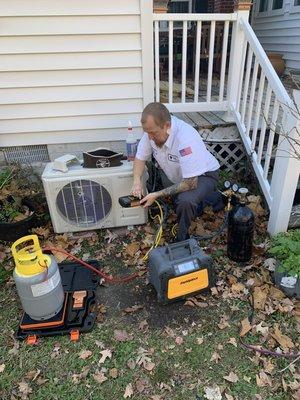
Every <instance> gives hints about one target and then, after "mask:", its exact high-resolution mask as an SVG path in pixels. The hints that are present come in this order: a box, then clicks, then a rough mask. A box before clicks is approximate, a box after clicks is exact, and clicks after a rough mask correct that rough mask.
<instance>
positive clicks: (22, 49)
mask: <svg viewBox="0 0 300 400" xmlns="http://www.w3.org/2000/svg"><path fill="white" fill-rule="evenodd" d="M151 15H152V0H131V1H124V0H114V1H110V2H108V1H103V0H99V1H95V0H73V1H72V2H70V1H69V0H51V1H50V0H39V1H38V2H37V1H35V0H6V1H1V4H0V16H1V17H0V147H4V146H15V145H32V144H55V143H80V142H82V143H83V142H101V141H105V142H108V141H120V140H124V139H125V137H126V132H127V129H126V127H127V123H128V120H131V121H132V124H133V127H134V132H135V133H136V135H137V136H140V135H141V133H142V130H141V126H140V113H141V111H142V109H143V107H144V104H146V103H148V102H149V101H151V100H152V96H153V93H152V91H153V76H152V75H153V73H152V70H153V68H152V65H151V63H150V62H149V60H151V61H152V48H151V45H152V40H150V39H151V37H152V18H151ZM145 77H147V79H145Z"/></svg>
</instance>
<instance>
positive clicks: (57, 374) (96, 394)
mask: <svg viewBox="0 0 300 400" xmlns="http://www.w3.org/2000/svg"><path fill="white" fill-rule="evenodd" d="M129 290H132V287H130V288H129ZM100 293H101V291H100ZM17 303H18V302H17V299H16V294H15V290H14V288H7V287H3V289H2V301H1V319H0V325H1V336H0V349H1V350H0V364H3V363H4V364H5V370H4V372H3V373H2V374H1V375H2V376H1V378H2V379H1V383H0V393H2V398H3V399H9V398H10V395H11V393H14V392H15V393H18V383H19V382H21V381H22V380H25V381H26V382H28V383H29V385H30V388H31V389H32V393H31V394H30V395H29V399H35V400H45V399H49V398H50V399H59V400H61V399H70V398H76V400H85V399H92V398H93V399H96V400H106V399H123V394H124V392H125V388H126V386H127V385H128V384H129V383H131V382H136V381H137V380H138V379H141V378H145V379H147V380H148V386H147V389H145V392H143V393H141V394H138V393H136V391H135V395H134V396H133V397H132V398H133V399H138V400H142V399H145V400H146V399H150V396H151V395H154V394H163V393H165V394H166V397H165V398H168V396H169V395H170V393H169V392H168V390H165V391H164V390H163V389H161V387H162V385H167V386H168V387H170V388H171V391H172V399H174V400H185V399H186V400H190V399H195V398H196V394H198V395H200V396H202V395H203V394H204V388H205V387H206V386H210V385H211V386H213V385H214V384H216V385H218V386H220V387H222V388H223V389H224V388H226V393H228V394H231V395H232V396H236V398H237V399H243V400H247V399H249V400H252V399H253V398H254V396H255V395H256V394H260V395H261V396H262V399H264V400H271V399H272V400H273V399H278V400H279V399H280V400H287V399H289V397H288V395H287V394H285V393H283V392H282V391H280V390H279V391H277V392H276V393H274V394H272V395H270V391H269V390H268V388H258V387H257V386H256V382H255V374H256V373H258V372H259V371H260V370H261V369H262V366H261V365H255V364H254V363H253V362H252V361H251V360H250V357H254V354H251V353H249V352H247V351H246V350H244V349H243V348H242V347H241V346H240V345H239V344H238V347H235V346H233V345H232V344H228V343H227V342H228V340H229V338H232V337H235V338H236V340H237V342H238V340H239V337H238V325H239V321H240V320H241V318H243V317H245V316H246V315H247V311H248V310H247V305H246V304H245V303H243V302H242V301H236V302H234V303H235V305H238V307H239V311H238V312H237V311H235V312H231V311H230V308H229V307H228V305H229V304H231V305H232V303H228V304H226V302H219V303H218V304H215V306H213V309H214V310H215V312H214V313H210V315H208V313H207V311H205V310H203V309H197V310H196V313H195V314H193V316H192V317H191V316H190V315H189V310H190V308H189V307H184V306H182V304H178V307H179V308H180V310H181V312H182V313H185V312H186V313H187V317H189V318H188V321H187V322H186V321H184V319H183V323H181V319H179V320H173V321H170V323H168V324H167V325H166V326H167V327H168V328H169V329H171V330H172V334H173V337H172V336H170V335H168V334H167V333H166V329H165V328H166V327H159V326H156V327H155V326H150V325H149V330H148V331H147V332H146V333H143V332H141V331H140V330H138V329H137V322H138V321H139V320H143V319H144V317H145V316H147V314H148V312H147V310H143V311H141V314H140V315H139V314H136V315H134V318H133V319H132V316H128V315H124V314H123V313H122V312H120V313H117V314H116V316H115V317H107V319H106V320H105V321H104V323H102V324H99V325H98V326H96V327H95V329H94V330H93V331H91V332H90V333H88V334H85V335H82V336H81V339H80V341H79V342H77V343H72V342H70V341H69V339H68V337H66V336H64V337H52V338H43V339H41V340H40V341H39V343H38V345H36V346H28V345H27V344H26V343H24V342H20V343H19V344H20V347H19V349H18V350H17V353H16V354H9V350H11V349H12V348H13V343H14V341H13V338H12V336H11V335H12V331H13V330H15V329H16V327H17V325H18V317H19V309H18V306H17ZM216 306H217V307H216ZM4 310H5V312H4ZM165 312H166V313H168V306H166V307H165ZM224 313H226V314H227V315H229V316H230V320H229V322H230V327H228V328H226V329H224V330H220V329H219V328H218V327H217V324H218V322H219V321H220V317H221V316H222V315H224ZM180 318H181V315H180ZM134 319H135V321H134ZM115 329H126V331H127V332H128V333H131V334H132V335H133V340H131V341H128V342H118V341H116V339H115V338H114V334H113V332H114V330H115ZM177 336H179V337H182V338H183V343H182V344H180V345H177V344H176V342H175V338H176V337H177ZM199 337H202V338H203V343H202V344H198V343H197V338H199ZM255 340H257V338H255ZM99 341H100V342H102V343H103V347H104V348H105V349H106V348H109V349H111V350H112V358H111V359H107V360H106V361H105V363H104V364H102V365H99V363H98V362H99V359H100V356H101V354H100V351H101V348H99V347H98V346H97V344H96V342H97V343H99ZM247 342H248V343H251V338H250V339H248V338H247ZM254 342H255V341H254ZM220 344H222V346H223V349H220V348H219V349H218V346H220ZM55 346H58V347H59V352H58V355H57V356H56V357H53V354H54V353H53V350H54V347H55ZM140 347H142V348H144V349H146V350H149V349H152V353H153V354H152V355H151V356H150V357H151V360H152V362H154V363H155V368H154V369H153V371H152V372H148V371H146V370H144V369H143V368H141V367H139V366H136V367H135V368H134V369H133V370H131V369H129V368H128V366H127V363H128V360H129V359H134V360H135V359H136V358H137V352H138V349H139V348H140ZM82 350H90V351H92V355H91V357H89V358H88V359H86V360H82V359H80V358H79V354H80V352H81V351H82ZM215 351H217V352H218V353H219V355H220V357H221V359H220V360H219V362H218V363H216V362H215V361H211V356H212V354H213V353H214V352H215ZM274 362H275V363H276V368H277V369H280V368H283V367H284V366H285V365H287V361H286V360H283V359H280V360H274ZM85 367H88V368H89V372H88V375H87V377H86V378H85V379H82V380H80V381H79V383H78V384H75V383H74V381H73V376H74V374H80V373H81V372H82V371H83V369H84V368H85ZM101 367H103V368H104V369H105V374H106V375H108V374H109V369H111V368H117V370H118V372H119V376H118V377H117V378H116V379H113V378H109V379H108V380H107V381H106V382H104V383H103V384H102V385H99V384H98V383H96V382H95V381H94V379H93V374H94V373H95V371H96V370H97V369H99V368H101ZM37 370H40V371H41V372H40V375H39V376H40V377H41V378H43V379H46V380H47V381H46V382H44V383H43V384H41V385H39V383H38V381H37V380H36V381H34V382H31V381H30V379H27V378H24V377H25V376H26V374H28V372H29V371H37ZM230 371H233V372H234V373H236V374H237V376H238V378H239V381H238V382H237V383H229V382H226V381H225V380H224V379H223V377H224V376H225V375H228V374H229V373H230ZM282 375H283V377H284V378H285V379H286V380H289V379H291V376H290V373H289V372H288V371H287V372H285V373H283V374H282ZM244 376H246V377H251V381H250V383H249V382H246V381H245V380H244V379H243V377H244ZM278 379H279V378H278Z"/></svg>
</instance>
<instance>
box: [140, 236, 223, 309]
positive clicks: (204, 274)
mask: <svg viewBox="0 0 300 400" xmlns="http://www.w3.org/2000/svg"><path fill="white" fill-rule="evenodd" d="M148 271H149V282H150V283H151V284H152V285H153V286H154V288H155V290H156V292H157V297H158V301H159V302H160V303H162V304H167V303H169V302H171V301H174V300H177V299H180V298H184V297H186V296H189V295H191V294H193V293H196V292H199V291H202V290H205V289H209V288H210V287H212V286H214V284H215V274H214V269H213V261H212V258H211V257H210V256H208V255H206V254H205V253H204V252H203V250H201V248H200V246H199V245H198V243H197V241H196V240H195V239H188V240H184V241H182V242H178V243H173V244H170V245H167V246H162V247H156V248H155V249H153V250H151V252H150V254H149V261H148Z"/></svg>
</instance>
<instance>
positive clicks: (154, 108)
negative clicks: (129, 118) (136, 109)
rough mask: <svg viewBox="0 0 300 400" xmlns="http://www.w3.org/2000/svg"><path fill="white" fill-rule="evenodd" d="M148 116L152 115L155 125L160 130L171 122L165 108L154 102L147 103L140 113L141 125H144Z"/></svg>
mask: <svg viewBox="0 0 300 400" xmlns="http://www.w3.org/2000/svg"><path fill="white" fill-rule="evenodd" d="M149 115H152V117H153V119H154V122H155V123H156V125H158V126H160V127H161V128H162V127H163V126H164V125H165V124H166V123H167V122H171V115H170V113H169V110H168V109H167V107H166V106H164V105H163V104H162V103H158V102H154V103H149V104H148V105H147V106H146V107H145V108H144V110H143V112H142V118H141V123H142V124H144V123H145V122H146V119H147V117H148V116H149Z"/></svg>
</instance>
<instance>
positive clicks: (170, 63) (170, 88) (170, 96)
mask: <svg viewBox="0 0 300 400" xmlns="http://www.w3.org/2000/svg"><path fill="white" fill-rule="evenodd" d="M169 103H173V21H169Z"/></svg>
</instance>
